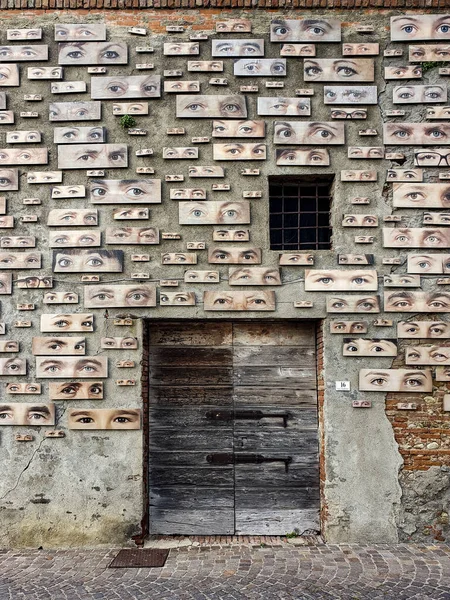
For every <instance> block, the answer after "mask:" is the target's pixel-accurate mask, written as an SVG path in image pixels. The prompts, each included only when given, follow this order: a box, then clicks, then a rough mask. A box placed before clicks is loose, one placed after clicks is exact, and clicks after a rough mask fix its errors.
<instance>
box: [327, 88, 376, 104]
mask: <svg viewBox="0 0 450 600" xmlns="http://www.w3.org/2000/svg"><path fill="white" fill-rule="evenodd" d="M323 98H324V104H377V103H378V93H377V86H376V85H365V86H355V85H354V86H351V85H349V86H328V85H325V86H324V88H323Z"/></svg>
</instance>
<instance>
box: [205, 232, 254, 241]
mask: <svg viewBox="0 0 450 600" xmlns="http://www.w3.org/2000/svg"><path fill="white" fill-rule="evenodd" d="M213 240H214V241H215V242H248V241H249V240H250V230H249V229H215V230H214V231H213Z"/></svg>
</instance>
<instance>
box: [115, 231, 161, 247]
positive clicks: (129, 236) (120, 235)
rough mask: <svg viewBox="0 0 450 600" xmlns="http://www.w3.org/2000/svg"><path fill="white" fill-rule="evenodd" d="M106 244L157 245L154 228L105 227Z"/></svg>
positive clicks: (156, 233)
mask: <svg viewBox="0 0 450 600" xmlns="http://www.w3.org/2000/svg"><path fill="white" fill-rule="evenodd" d="M106 243H107V244H159V230H158V229H156V227H107V228H106Z"/></svg>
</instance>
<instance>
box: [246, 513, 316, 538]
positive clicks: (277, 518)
mask: <svg viewBox="0 0 450 600" xmlns="http://www.w3.org/2000/svg"><path fill="white" fill-rule="evenodd" d="M319 530H320V523H319V511H318V510H317V508H312V509H298V510H276V511H274V510H267V511H264V510H248V509H240V508H237V509H236V533H237V534H238V535H286V534H287V533H291V532H293V531H298V532H299V534H300V535H301V534H302V533H305V532H313V531H314V532H319Z"/></svg>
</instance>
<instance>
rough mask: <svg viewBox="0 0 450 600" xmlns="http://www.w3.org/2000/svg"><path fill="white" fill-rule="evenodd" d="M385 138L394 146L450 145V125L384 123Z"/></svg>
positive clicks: (388, 143) (386, 141)
mask: <svg viewBox="0 0 450 600" xmlns="http://www.w3.org/2000/svg"><path fill="white" fill-rule="evenodd" d="M383 138H384V139H383V141H384V143H385V144H386V145H392V146H399V145H409V146H418V145H422V144H424V145H426V146H430V145H442V144H443V145H446V144H450V123H384V124H383ZM419 166H425V165H419ZM430 166H431V165H430ZM433 166H434V165H433Z"/></svg>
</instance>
